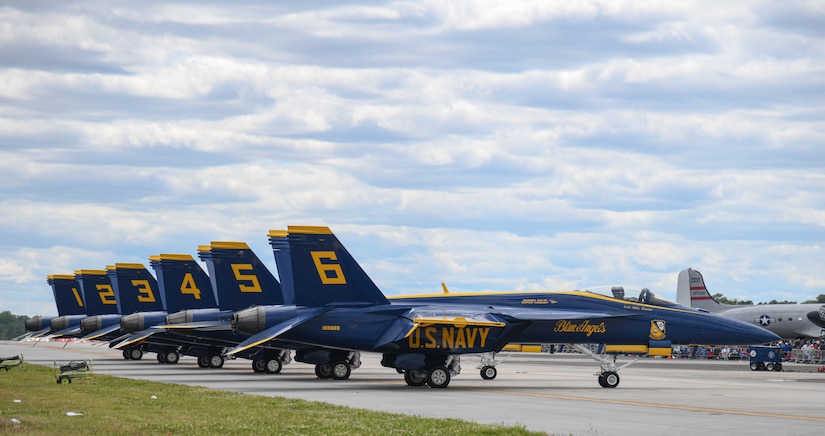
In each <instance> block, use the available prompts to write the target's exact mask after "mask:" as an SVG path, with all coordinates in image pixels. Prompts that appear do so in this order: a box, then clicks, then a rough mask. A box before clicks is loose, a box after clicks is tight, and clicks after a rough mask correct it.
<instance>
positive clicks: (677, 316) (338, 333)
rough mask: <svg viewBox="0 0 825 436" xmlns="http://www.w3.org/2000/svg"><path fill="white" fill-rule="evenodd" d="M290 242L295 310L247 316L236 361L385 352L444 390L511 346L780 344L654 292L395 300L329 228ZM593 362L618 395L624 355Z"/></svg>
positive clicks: (637, 348)
mask: <svg viewBox="0 0 825 436" xmlns="http://www.w3.org/2000/svg"><path fill="white" fill-rule="evenodd" d="M270 233H272V232H270ZM287 233H288V235H287V241H288V246H289V256H290V258H291V265H292V268H291V274H287V275H288V276H289V279H290V280H291V281H292V283H293V286H294V294H295V295H294V302H295V306H270V307H254V308H250V309H247V310H243V311H240V312H238V313H237V314H236V315H235V316H234V319H233V324H234V326H235V328H236V329H238V330H239V331H242V332H244V333H248V334H250V335H251V336H250V337H249V339H247V340H245V341H243V342H242V343H240V344H239V345H238V346H236V347H234V348H233V349H231V350H229V351H228V352H227V354H230V355H231V354H235V353H240V352H243V351H244V350H246V349H248V348H250V347H254V346H257V345H260V344H263V343H266V342H269V341H272V340H277V341H281V342H287V343H296V344H305V345H311V346H317V347H323V348H326V349H339V350H358V351H368V352H378V353H382V354H383V358H382V361H381V363H382V365H383V366H386V367H390V368H395V369H396V370H397V371H399V372H403V373H404V380H405V382H406V383H407V384H408V385H410V386H423V385H425V384H426V385H429V386H430V387H432V388H444V387H447V385H448V384H449V383H450V379H451V377H452V376H454V375H456V374H458V373H459V372H460V369H461V366H460V356H461V355H463V354H483V353H496V352H499V351H501V349H502V348H503V347H504V346H505V345H506V344H507V343H572V344H591V343H602V344H606V345H607V351H608V352H612V353H627V352H635V353H640V352H642V353H649V354H654V355H665V354H667V355H669V354H670V351H671V345H672V344H682V343H705V344H730V345H736V344H757V343H762V342H769V341H772V340H775V339H777V337H776V335H774V334H773V333H770V332H768V331H765V330H763V329H760V328H758V327H755V326H753V325H749V324H747V323H743V322H740V321H737V320H733V319H730V318H725V317H720V316H715V315H712V314H709V313H705V312H700V311H696V310H693V309H690V308H687V307H683V306H679V305H678V304H676V303H672V302H669V301H666V300H663V299H661V298H656V296H655V295H654V294H653V293H652V292H650V291H649V290H646V289H645V290H643V291H642V292H641V294H640V296H639V298H638V300H637V301H628V300H624V299H620V298H616V297H614V296H604V295H599V294H595V293H592V292H582V291H566V292H565V291H558V292H506V293H488V292H485V293H474V294H443V295H427V296H415V297H404V298H394V299H393V300H392V301H390V300H388V299H387V298H386V297H385V296H384V294H383V293H382V292H381V291H380V290H379V289H378V287H377V286H376V285H375V284H374V283H373V281H372V280H371V279H370V278H369V276H368V275H367V274H366V272H365V271H364V270H363V269H362V268H361V267H360V266H359V265H358V263H357V262H356V261H355V259H354V258H353V257H352V256H351V255H350V254H349V252H348V251H347V250H346V249H345V248H344V246H343V245H342V244H341V242H340V241H339V240H338V238H337V237H335V235H334V234H333V233H332V232H331V231H330V230H329V228H327V227H309V226H290V227H289V228H288V232H287ZM274 247H275V245H274V244H273V248H274ZM279 272H280V266H279ZM281 275H282V276H283V275H284V274H281ZM589 355H590V356H591V357H593V358H595V359H597V360H598V361H599V362H601V370H600V371H599V373H598V376H599V377H598V381H599V384H600V385H601V386H603V387H608V388H613V387H616V386H617V385H618V384H619V376H618V373H617V372H618V370H620V369H621V367H617V365H616V359H615V355H613V356H612V358H611V357H608V356H598V355H595V354H593V353H590V354H589ZM490 360H491V361H492V359H490ZM631 363H632V362H631ZM345 366H346V362H334V363H333V364H332V368H333V373H335V372H336V371H338V370H340V371H345V370H346V369H347V368H345ZM625 366H626V365H625ZM490 367H491V368H493V369H494V368H495V366H494V361H492V362H487V365H485V368H483V369H482V376H484V374H485V370H487V371H488V373H487V374H488V375H490V374H491V372H489V368H490ZM492 376H495V372H494V371H493V372H492ZM485 378H486V377H485ZM489 378H492V377H489Z"/></svg>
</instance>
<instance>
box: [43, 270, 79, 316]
mask: <svg viewBox="0 0 825 436" xmlns="http://www.w3.org/2000/svg"><path fill="white" fill-rule="evenodd" d="M46 281H47V282H48V283H49V285H50V286H51V287H52V292H53V293H54V302H55V304H57V315H58V316H67V315H85V314H86V304H85V303H84V300H83V293H82V292H81V291H80V287H79V286H78V285H77V282H76V281H75V279H74V276H73V275H69V274H55V275H50V276H48V277H47V278H46Z"/></svg>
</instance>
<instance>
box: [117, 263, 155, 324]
mask: <svg viewBox="0 0 825 436" xmlns="http://www.w3.org/2000/svg"><path fill="white" fill-rule="evenodd" d="M106 271H107V273H108V275H109V280H110V281H111V282H112V288H113V289H114V291H115V299H116V300H117V306H118V313H120V314H121V315H129V314H132V313H137V312H155V311H163V310H166V302H165V301H164V296H163V295H162V294H161V293H160V292H159V291H158V282H157V280H155V277H154V276H152V274H150V273H149V270H147V269H146V267H145V266H144V265H143V264H140V263H116V264H115V265H114V267H111V266H110V267H107V268H106Z"/></svg>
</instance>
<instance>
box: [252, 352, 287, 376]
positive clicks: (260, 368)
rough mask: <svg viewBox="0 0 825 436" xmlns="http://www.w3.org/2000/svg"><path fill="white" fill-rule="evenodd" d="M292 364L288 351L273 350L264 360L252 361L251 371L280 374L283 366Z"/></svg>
mask: <svg viewBox="0 0 825 436" xmlns="http://www.w3.org/2000/svg"><path fill="white" fill-rule="evenodd" d="M290 362H292V356H291V355H290V353H289V350H275V351H274V352H268V353H267V354H266V355H265V357H264V358H262V359H255V360H253V361H252V370H253V371H255V372H265V373H267V374H280V373H281V370H282V369H283V368H284V365H288V364H289V363H290Z"/></svg>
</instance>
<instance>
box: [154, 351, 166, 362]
mask: <svg viewBox="0 0 825 436" xmlns="http://www.w3.org/2000/svg"><path fill="white" fill-rule="evenodd" d="M155 357H156V358H157V359H158V363H166V353H164V352H160V353H158V355H157V356H155Z"/></svg>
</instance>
